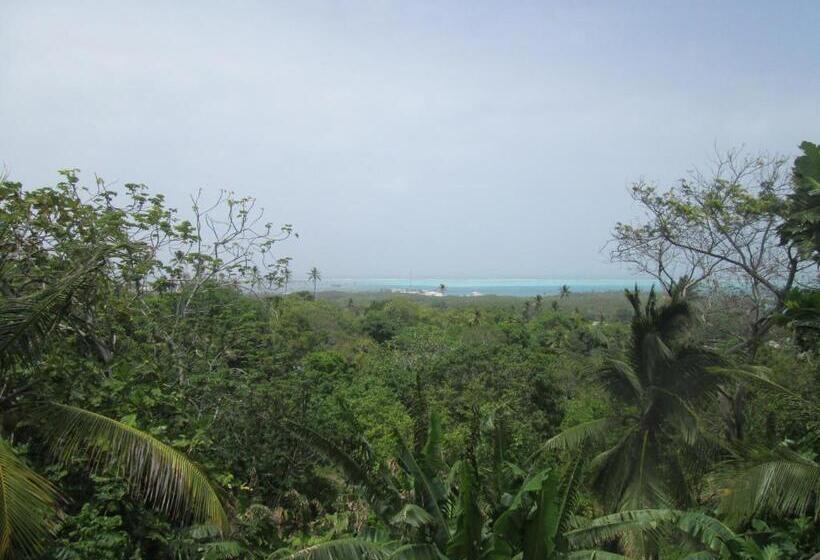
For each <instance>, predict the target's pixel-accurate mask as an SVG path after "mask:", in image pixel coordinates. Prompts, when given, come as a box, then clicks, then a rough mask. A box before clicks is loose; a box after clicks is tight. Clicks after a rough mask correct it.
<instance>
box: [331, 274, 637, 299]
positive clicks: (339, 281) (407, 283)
mask: <svg viewBox="0 0 820 560" xmlns="http://www.w3.org/2000/svg"><path fill="white" fill-rule="evenodd" d="M636 283H637V285H638V286H639V287H640V288H642V289H649V287H650V286H651V285H652V281H651V280H649V279H645V278H639V279H636V278H602V279H590V278H414V279H413V280H412V281H411V280H409V279H407V278H355V279H354V278H328V279H325V280H323V281H322V282H320V283H319V286H318V289H319V290H321V291H325V290H338V291H342V292H382V291H387V292H390V291H396V292H400V291H404V290H412V291H436V290H438V288H439V285H440V284H444V285H445V286H446V290H445V293H446V294H447V295H459V296H470V295H473V296H478V295H501V296H530V297H531V296H535V295H538V294H542V295H553V294H557V293H559V292H560V290H561V286H563V285H565V284H566V285H567V286H569V287H570V290H572V292H575V293H585V292H611V291H620V290H623V289H624V288H632V287H634V286H635V284H636Z"/></svg>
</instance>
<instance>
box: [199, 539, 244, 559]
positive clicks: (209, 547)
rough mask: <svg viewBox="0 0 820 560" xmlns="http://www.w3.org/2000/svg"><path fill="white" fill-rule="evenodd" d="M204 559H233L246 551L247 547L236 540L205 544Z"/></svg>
mask: <svg viewBox="0 0 820 560" xmlns="http://www.w3.org/2000/svg"><path fill="white" fill-rule="evenodd" d="M203 549H204V553H203V555H202V560H233V559H234V558H240V557H241V556H242V555H243V554H244V553H245V548H244V547H243V546H242V545H241V544H239V543H238V542H236V541H216V542H210V543H207V544H206V545H204V546H203Z"/></svg>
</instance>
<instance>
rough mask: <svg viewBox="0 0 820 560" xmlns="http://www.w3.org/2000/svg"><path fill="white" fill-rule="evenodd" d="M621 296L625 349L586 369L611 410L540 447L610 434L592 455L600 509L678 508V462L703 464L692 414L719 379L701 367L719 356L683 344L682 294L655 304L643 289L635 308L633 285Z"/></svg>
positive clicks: (681, 493) (682, 481) (685, 314)
mask: <svg viewBox="0 0 820 560" xmlns="http://www.w3.org/2000/svg"><path fill="white" fill-rule="evenodd" d="M626 296H627V298H628V299H629V302H630V303H631V304H632V308H633V312H634V316H633V319H632V327H631V330H632V344H631V345H630V348H629V351H628V354H627V356H626V358H625V359H616V358H607V359H605V360H604V361H603V363H602V364H601V366H600V367H599V368H598V369H597V370H596V371H595V372H594V377H595V378H596V379H597V380H598V382H599V383H601V384H602V386H603V387H604V389H605V390H606V391H607V392H608V393H609V394H610V395H611V396H612V398H613V401H614V402H615V403H616V409H617V411H618V412H617V413H616V414H615V415H613V416H611V417H607V418H601V419H599V420H594V421H591V422H586V423H583V424H580V425H578V426H575V427H572V428H569V429H568V430H566V431H564V432H562V433H560V434H558V435H557V436H555V437H553V438H551V439H550V440H549V441H548V442H547V447H548V448H557V449H560V448H574V447H578V446H579V445H582V444H584V443H585V442H586V441H589V440H592V441H593V443H595V444H598V445H599V446H600V444H602V443H603V442H604V439H605V436H608V435H610V434H617V440H616V441H615V443H614V445H611V446H609V447H604V448H603V449H602V450H601V452H600V454H599V455H597V456H596V457H595V458H594V459H593V460H592V465H593V468H594V472H593V475H594V478H593V486H594V488H595V489H596V490H597V491H598V493H599V495H600V497H601V498H602V499H603V501H604V503H605V504H606V505H607V506H608V508H610V509H611V510H612V509H614V510H635V509H642V508H647V507H658V506H663V507H666V506H668V505H671V504H680V505H684V504H686V503H687V502H688V501H689V498H690V489H689V487H688V485H687V482H686V481H687V477H686V476H685V474H686V473H685V472H684V467H683V463H687V464H690V465H702V464H703V460H702V459H703V453H704V449H705V448H708V446H707V445H706V444H707V443H708V442H710V438H709V437H708V435H707V434H706V433H705V432H704V431H703V430H702V422H701V418H700V416H699V413H698V411H699V410H701V409H702V408H703V407H704V405H705V404H706V403H708V402H714V398H716V395H717V392H718V390H719V386H720V384H721V383H722V382H723V381H725V377H724V376H722V375H720V374H718V373H716V372H715V371H712V370H710V369H709V368H710V367H711V366H716V365H718V364H720V358H719V357H718V356H717V355H715V354H714V353H712V352H709V351H706V350H703V349H700V348H697V347H695V346H693V345H691V344H690V343H689V336H688V332H689V328H688V327H689V325H690V323H691V320H692V319H691V317H692V315H691V311H690V308H689V305H688V303H687V302H686V301H684V300H683V299H680V298H679V297H677V296H674V297H673V299H672V301H671V302H669V303H668V304H666V305H659V304H658V302H657V299H656V297H655V292H654V290H651V291H650V292H649V296H648V298H647V302H646V304H645V305H642V302H641V297H640V293H639V291H638V289H637V287H636V288H635V290H634V291H630V290H627V291H626ZM705 446H706V447H705Z"/></svg>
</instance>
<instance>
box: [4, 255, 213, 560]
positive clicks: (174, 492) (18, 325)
mask: <svg viewBox="0 0 820 560" xmlns="http://www.w3.org/2000/svg"><path fill="white" fill-rule="evenodd" d="M103 264H104V260H103V259H102V257H99V258H94V259H92V260H91V262H90V263H88V264H85V265H83V266H80V267H78V268H77V269H75V270H73V271H71V272H70V273H68V274H65V275H64V276H62V277H60V278H58V279H57V280H55V281H54V282H52V283H51V284H50V285H48V286H46V287H44V288H42V289H40V290H38V291H37V292H35V293H32V294H29V295H25V296H13V297H10V298H2V299H0V371H2V372H3V373H4V375H5V376H6V377H7V378H8V377H9V376H10V375H11V374H12V373H13V372H14V371H15V370H16V369H17V368H19V367H25V368H29V369H30V370H31V369H35V370H36V367H37V363H38V360H37V358H38V356H39V354H40V352H41V349H42V348H43V347H44V346H46V345H47V344H48V342H49V339H50V337H51V336H52V333H53V331H54V329H55V328H56V327H57V326H58V325H59V324H60V323H61V322H62V321H63V320H64V319H66V318H67V317H68V315H69V314H70V313H71V310H72V307H73V305H74V303H75V299H76V297H77V296H78V295H80V294H82V293H83V292H84V291H87V290H88V289H90V287H91V285H92V284H93V282H94V281H95V280H97V279H98V274H97V272H99V270H100V269H101V268H102V265H103ZM18 410H20V411H21V412H23V413H24V414H25V415H26V416H28V420H29V421H30V422H32V423H34V424H37V425H40V426H43V431H42V433H43V434H44V439H45V442H46V443H47V444H48V445H49V447H50V448H51V449H52V451H53V452H54V453H55V454H56V456H57V457H58V458H60V459H62V460H68V459H69V458H70V457H75V456H78V455H79V456H84V457H88V459H89V462H90V465H91V466H92V468H96V469H104V468H107V467H110V466H112V465H113V466H115V467H116V468H117V470H118V472H119V474H120V475H121V476H122V477H123V478H124V479H125V481H126V482H127V483H128V485H129V487H130V489H131V490H132V492H133V493H134V495H135V496H137V497H140V498H142V499H144V500H146V501H147V502H149V503H150V504H152V505H154V506H155V507H156V508H157V509H159V510H161V511H163V512H164V513H166V514H169V515H171V516H175V517H178V518H182V519H185V518H193V519H194V520H196V521H200V522H205V523H209V524H212V525H214V526H215V527H217V528H218V530H220V531H221V530H223V529H225V528H227V526H228V520H227V515H226V513H225V510H224V508H223V506H222V503H221V500H220V497H219V494H218V491H217V489H216V488H215V487H214V486H213V484H212V483H211V482H210V481H209V480H208V478H207V476H206V475H205V473H204V471H203V470H202V469H201V468H200V467H199V466H198V465H196V464H195V463H193V462H192V461H191V460H190V459H188V458H187V457H185V456H184V455H183V454H182V453H180V452H179V451H177V450H176V449H174V448H173V447H171V446H169V445H167V444H165V443H162V442H161V441H159V440H157V439H156V438H154V437H153V436H151V435H149V434H147V433H145V432H143V431H140V430H138V429H136V428H133V427H131V426H128V425H126V424H123V423H122V422H118V421H116V420H113V419H110V418H107V417H105V416H102V415H99V414H96V413H94V412H91V411H88V410H84V409H81V408H77V407H74V406H69V405H64V404H58V403H53V402H41V403H37V404H36V405H29V406H22V405H21V406H20V407H19V408H18ZM4 425H5V423H4ZM11 435H13V434H11ZM0 479H2V484H0V520H2V521H0V558H8V557H10V556H15V557H16V556H17V555H21V556H26V555H36V554H37V553H38V552H39V551H41V550H42V547H43V545H44V543H45V542H46V540H47V538H48V537H49V535H50V534H51V533H52V531H53V530H54V528H55V513H56V512H57V508H58V506H57V503H58V498H57V495H58V493H57V490H56V488H55V487H54V486H53V485H52V484H51V483H49V482H48V481H47V480H46V479H45V478H43V477H42V476H41V475H39V474H37V473H36V472H35V471H34V470H32V469H31V467H29V465H27V464H26V463H25V461H24V460H23V459H21V458H20V457H18V456H17V454H16V452H15V450H14V449H13V447H12V445H11V444H10V443H9V434H6V433H2V434H0Z"/></svg>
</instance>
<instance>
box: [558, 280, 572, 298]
mask: <svg viewBox="0 0 820 560" xmlns="http://www.w3.org/2000/svg"><path fill="white" fill-rule="evenodd" d="M560 293H561V299H564V298H567V297H569V294H570V289H569V286H567V285H566V284H564V285H562V286H561V292H560Z"/></svg>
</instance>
